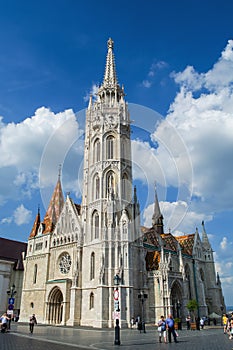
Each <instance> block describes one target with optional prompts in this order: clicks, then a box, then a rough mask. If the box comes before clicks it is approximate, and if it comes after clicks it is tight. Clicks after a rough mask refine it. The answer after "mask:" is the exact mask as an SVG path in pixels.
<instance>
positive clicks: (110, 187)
mask: <svg viewBox="0 0 233 350" xmlns="http://www.w3.org/2000/svg"><path fill="white" fill-rule="evenodd" d="M112 193H115V177H114V173H113V172H112V171H109V173H108V174H107V176H106V197H108V196H109V195H110V194H112Z"/></svg>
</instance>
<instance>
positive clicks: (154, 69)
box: [141, 61, 168, 89]
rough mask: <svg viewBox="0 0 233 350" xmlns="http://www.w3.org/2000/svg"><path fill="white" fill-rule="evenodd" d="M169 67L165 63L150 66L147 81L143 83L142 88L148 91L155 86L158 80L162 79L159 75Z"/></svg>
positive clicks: (154, 63) (157, 62)
mask: <svg viewBox="0 0 233 350" xmlns="http://www.w3.org/2000/svg"><path fill="white" fill-rule="evenodd" d="M167 67H168V64H167V63H166V62H164V61H154V62H153V63H152V64H151V66H150V69H149V72H148V73H147V76H146V79H144V80H143V81H142V83H141V86H143V87H145V88H147V89H148V88H150V87H151V86H152V85H153V83H154V81H155V79H156V78H157V79H160V77H159V76H158V75H159V74H158V73H159V72H160V71H162V70H163V69H165V68H167Z"/></svg>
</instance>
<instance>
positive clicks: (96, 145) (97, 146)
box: [94, 139, 100, 163]
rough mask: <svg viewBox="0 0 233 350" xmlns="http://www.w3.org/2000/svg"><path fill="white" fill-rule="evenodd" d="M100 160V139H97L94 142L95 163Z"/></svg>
mask: <svg viewBox="0 0 233 350" xmlns="http://www.w3.org/2000/svg"><path fill="white" fill-rule="evenodd" d="M99 161H100V140H99V139H97V140H96V141H95V143H94V163H96V162H99Z"/></svg>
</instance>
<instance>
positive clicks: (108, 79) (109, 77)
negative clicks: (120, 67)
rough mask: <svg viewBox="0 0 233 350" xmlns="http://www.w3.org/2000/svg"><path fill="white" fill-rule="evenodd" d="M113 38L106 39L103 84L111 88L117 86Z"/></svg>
mask: <svg viewBox="0 0 233 350" xmlns="http://www.w3.org/2000/svg"><path fill="white" fill-rule="evenodd" d="M113 44H114V42H113V40H112V39H111V38H109V39H108V53H107V60H106V67H105V74H104V81H103V86H104V87H106V88H113V87H116V86H117V76H116V66H115V57H114V53H113Z"/></svg>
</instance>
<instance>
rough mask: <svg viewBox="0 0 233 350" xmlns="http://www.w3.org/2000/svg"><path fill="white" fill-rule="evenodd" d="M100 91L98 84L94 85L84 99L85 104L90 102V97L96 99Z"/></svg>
mask: <svg viewBox="0 0 233 350" xmlns="http://www.w3.org/2000/svg"><path fill="white" fill-rule="evenodd" d="M98 90H99V86H98V85H97V84H92V87H91V89H90V91H88V92H87V93H86V95H85V96H84V97H83V100H84V102H88V101H89V98H90V95H91V96H93V98H94V99H95V98H96V94H97V92H98Z"/></svg>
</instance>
